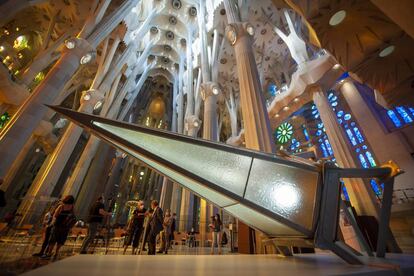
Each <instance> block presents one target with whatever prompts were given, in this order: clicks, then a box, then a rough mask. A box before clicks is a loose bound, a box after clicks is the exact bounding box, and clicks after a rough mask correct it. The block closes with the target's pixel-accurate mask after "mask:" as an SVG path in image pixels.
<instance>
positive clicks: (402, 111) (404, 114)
mask: <svg viewBox="0 0 414 276" xmlns="http://www.w3.org/2000/svg"><path fill="white" fill-rule="evenodd" d="M396 109H397V112H398V113H399V114H400V115H401V117H402V118H403V120H404V122H405V123H407V124H409V123H412V122H413V119H411V117H410V115H409V114H408V113H407V111H406V110H405V108H404V107H402V106H397V107H396Z"/></svg>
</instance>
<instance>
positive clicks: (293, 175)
mask: <svg viewBox="0 0 414 276" xmlns="http://www.w3.org/2000/svg"><path fill="white" fill-rule="evenodd" d="M317 186H318V172H316V171H310V170H306V169H302V168H296V167H291V166H287V165H283V164H278V163H274V162H269V161H265V160H260V159H254V161H253V165H252V169H251V172H250V178H249V182H248V184H247V189H246V195H245V199H247V200H249V201H251V202H253V203H255V204H257V205H260V206H262V207H264V208H266V209H268V210H270V211H272V212H274V213H275V214H278V215H279V216H282V217H284V218H286V219H288V220H290V221H292V222H294V223H296V224H299V225H301V226H302V227H305V228H306V229H308V230H311V229H312V226H313V214H314V208H315V204H316V192H317Z"/></svg>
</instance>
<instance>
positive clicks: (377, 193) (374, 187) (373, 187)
mask: <svg viewBox="0 0 414 276" xmlns="http://www.w3.org/2000/svg"><path fill="white" fill-rule="evenodd" d="M370 182H371V187H372V189H373V190H374V193H375V194H376V195H377V196H381V194H382V192H381V190H380V189H379V188H378V184H377V181H375V179H371V181H370Z"/></svg>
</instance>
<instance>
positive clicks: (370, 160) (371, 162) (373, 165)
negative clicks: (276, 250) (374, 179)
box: [365, 151, 377, 167]
mask: <svg viewBox="0 0 414 276" xmlns="http://www.w3.org/2000/svg"><path fill="white" fill-rule="evenodd" d="M365 155H366V156H367V159H368V161H369V163H370V164H371V167H375V166H376V165H377V163H375V160H374V157H373V156H372V154H371V152H369V151H367V152H366V153H365Z"/></svg>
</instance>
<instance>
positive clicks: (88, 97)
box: [83, 94, 91, 101]
mask: <svg viewBox="0 0 414 276" xmlns="http://www.w3.org/2000/svg"><path fill="white" fill-rule="evenodd" d="M83 99H84V100H85V101H89V100H90V99H91V95H89V94H86V95H85V96H83Z"/></svg>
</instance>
